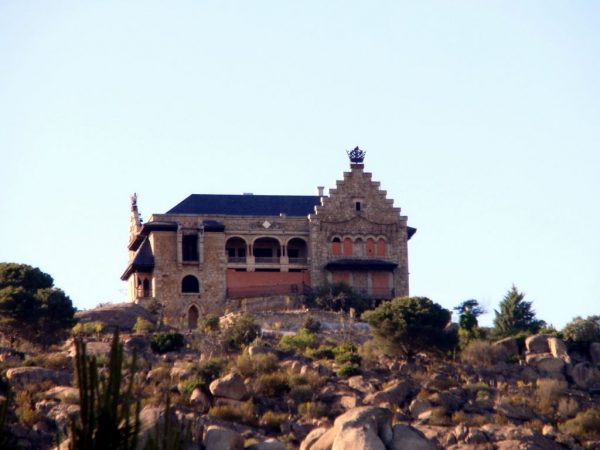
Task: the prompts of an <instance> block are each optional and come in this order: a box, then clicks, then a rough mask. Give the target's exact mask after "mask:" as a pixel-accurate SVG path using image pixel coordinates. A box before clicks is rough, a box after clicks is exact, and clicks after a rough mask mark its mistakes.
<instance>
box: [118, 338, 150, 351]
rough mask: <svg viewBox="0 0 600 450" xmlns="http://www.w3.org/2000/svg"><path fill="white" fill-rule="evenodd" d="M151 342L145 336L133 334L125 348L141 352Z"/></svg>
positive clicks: (126, 342)
mask: <svg viewBox="0 0 600 450" xmlns="http://www.w3.org/2000/svg"><path fill="white" fill-rule="evenodd" d="M149 344H150V342H149V339H148V338H146V337H144V336H139V335H138V336H131V337H130V338H129V339H127V340H126V341H125V344H124V346H125V348H126V349H127V350H129V351H130V352H132V351H134V350H136V351H138V352H141V351H143V350H145V349H146V348H147V347H148V345H149Z"/></svg>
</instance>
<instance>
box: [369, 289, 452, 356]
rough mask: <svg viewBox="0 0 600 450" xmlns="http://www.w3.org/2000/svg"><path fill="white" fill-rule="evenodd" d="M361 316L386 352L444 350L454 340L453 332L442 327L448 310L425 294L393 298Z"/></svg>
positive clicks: (449, 315) (410, 352) (404, 352)
mask: <svg viewBox="0 0 600 450" xmlns="http://www.w3.org/2000/svg"><path fill="white" fill-rule="evenodd" d="M363 318H364V319H365V320H366V321H367V322H368V323H369V328H370V329H371V331H372V332H373V335H374V336H375V338H376V339H377V340H378V341H379V342H380V343H381V345H382V347H383V349H384V350H385V351H386V352H387V353H388V354H392V355H396V354H404V355H407V356H408V357H412V356H413V355H414V354H416V353H418V352H421V351H423V352H426V351H436V352H440V351H447V350H450V349H451V348H453V347H454V346H455V345H456V343H457V337H456V333H454V334H451V333H448V332H446V330H445V328H446V326H447V325H448V323H449V322H450V318H451V314H450V311H448V310H447V309H444V308H442V307H441V306H440V305H438V304H437V303H434V302H432V301H431V300H429V299H428V298H426V297H400V298H395V299H393V300H391V301H387V302H384V303H382V304H381V305H379V306H378V307H377V308H376V309H374V310H373V311H367V312H366V313H365V314H363Z"/></svg>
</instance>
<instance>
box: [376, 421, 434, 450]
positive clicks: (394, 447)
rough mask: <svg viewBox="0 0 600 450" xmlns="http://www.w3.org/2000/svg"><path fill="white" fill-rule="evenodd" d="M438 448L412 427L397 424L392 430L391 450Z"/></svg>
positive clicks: (427, 449) (389, 446)
mask: <svg viewBox="0 0 600 450" xmlns="http://www.w3.org/2000/svg"><path fill="white" fill-rule="evenodd" d="M437 448H438V446H437V445H435V444H434V443H433V442H431V441H430V440H429V439H427V438H426V437H425V435H424V434H423V433H421V432H420V431H419V430H417V429H416V428H413V427H411V426H410V425H401V424H396V425H394V427H393V428H392V441H391V442H390V443H389V444H388V449H389V450H405V449H410V450H436V449H437Z"/></svg>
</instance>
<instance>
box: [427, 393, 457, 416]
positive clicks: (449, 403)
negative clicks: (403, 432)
mask: <svg viewBox="0 0 600 450" xmlns="http://www.w3.org/2000/svg"><path fill="white" fill-rule="evenodd" d="M428 400H429V401H430V402H431V403H432V404H433V405H436V406H442V407H443V408H444V409H445V410H446V411H448V412H452V411H456V410H457V409H459V408H460V407H461V406H462V405H463V403H464V400H463V399H462V398H461V397H458V396H456V395H454V394H451V393H449V392H435V393H433V394H431V395H430V396H429V398H428Z"/></svg>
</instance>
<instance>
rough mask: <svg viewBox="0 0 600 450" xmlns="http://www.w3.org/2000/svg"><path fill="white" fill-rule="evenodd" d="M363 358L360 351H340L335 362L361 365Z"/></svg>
mask: <svg viewBox="0 0 600 450" xmlns="http://www.w3.org/2000/svg"><path fill="white" fill-rule="evenodd" d="M361 361H362V358H361V357H360V355H359V354H358V353H351V352H348V353H340V354H338V355H337V356H336V357H335V362H336V363H338V364H353V365H355V366H360V363H361Z"/></svg>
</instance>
